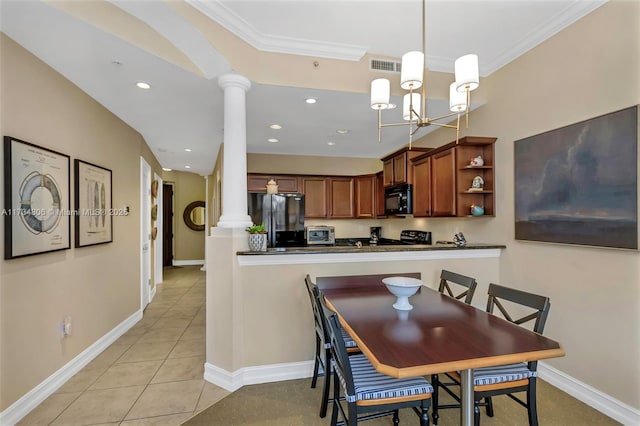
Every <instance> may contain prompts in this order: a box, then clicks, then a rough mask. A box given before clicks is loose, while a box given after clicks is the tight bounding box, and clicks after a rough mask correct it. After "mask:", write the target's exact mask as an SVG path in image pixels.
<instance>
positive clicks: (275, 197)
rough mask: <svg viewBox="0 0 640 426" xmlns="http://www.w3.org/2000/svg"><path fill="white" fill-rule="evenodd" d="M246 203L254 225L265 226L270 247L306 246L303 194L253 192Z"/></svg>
mask: <svg viewBox="0 0 640 426" xmlns="http://www.w3.org/2000/svg"><path fill="white" fill-rule="evenodd" d="M247 204H248V207H249V216H251V220H252V221H253V223H255V224H257V225H259V224H261V223H264V226H265V229H266V230H267V238H268V242H267V245H268V247H304V246H305V235H304V195H302V194H264V193H255V192H250V193H249V194H248V199H247Z"/></svg>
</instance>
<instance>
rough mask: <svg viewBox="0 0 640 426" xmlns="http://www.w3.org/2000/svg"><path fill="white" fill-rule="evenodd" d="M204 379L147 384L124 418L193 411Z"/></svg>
mask: <svg viewBox="0 0 640 426" xmlns="http://www.w3.org/2000/svg"><path fill="white" fill-rule="evenodd" d="M203 383H204V380H202V379H200V380H188V381H183V382H171V383H159V384H154V385H149V386H147V388H146V389H145V391H144V392H143V393H142V395H140V398H139V399H138V401H137V402H136V403H135V405H134V406H133V408H132V409H131V411H129V414H127V417H126V420H131V419H140V418H144V417H154V416H164V415H168V414H179V413H187V412H193V411H194V410H195V408H196V404H197V402H198V398H199V397H200V393H201V391H202V386H203Z"/></svg>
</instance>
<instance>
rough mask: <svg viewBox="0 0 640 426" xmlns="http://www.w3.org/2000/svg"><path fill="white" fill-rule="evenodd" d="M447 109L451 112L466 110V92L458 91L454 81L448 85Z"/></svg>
mask: <svg viewBox="0 0 640 426" xmlns="http://www.w3.org/2000/svg"><path fill="white" fill-rule="evenodd" d="M449 110H451V111H452V112H464V111H466V110H467V92H458V87H457V84H456V82H455V81H454V82H453V83H451V85H450V86H449Z"/></svg>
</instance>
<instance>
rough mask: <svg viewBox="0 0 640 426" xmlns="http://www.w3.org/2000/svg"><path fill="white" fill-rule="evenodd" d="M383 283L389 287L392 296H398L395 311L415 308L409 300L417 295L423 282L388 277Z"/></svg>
mask: <svg viewBox="0 0 640 426" xmlns="http://www.w3.org/2000/svg"><path fill="white" fill-rule="evenodd" d="M382 282H383V283H384V285H385V286H387V289H388V290H389V291H390V292H391V294H393V295H394V296H396V303H394V304H393V307H394V308H395V309H398V310H399V311H409V310H411V309H413V306H411V304H410V303H409V298H410V297H411V296H413V295H414V294H416V292H417V291H418V289H419V288H420V287H421V286H422V285H423V283H422V281H421V280H419V279H417V278H410V277H387V278H383V279H382Z"/></svg>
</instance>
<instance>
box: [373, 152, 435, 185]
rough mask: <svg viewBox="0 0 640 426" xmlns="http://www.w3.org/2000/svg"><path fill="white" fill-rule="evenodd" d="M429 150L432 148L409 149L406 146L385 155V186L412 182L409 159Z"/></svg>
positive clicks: (383, 172)
mask: <svg viewBox="0 0 640 426" xmlns="http://www.w3.org/2000/svg"><path fill="white" fill-rule="evenodd" d="M428 151H431V148H412V149H409V148H408V147H405V148H402V149H401V150H398V151H396V152H394V153H393V154H389V155H388V156H386V157H384V158H383V159H382V181H383V184H384V186H393V185H399V184H402V183H412V176H411V169H410V167H409V160H410V159H412V158H414V157H417V156H419V155H421V154H424V153H425V152H428Z"/></svg>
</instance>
